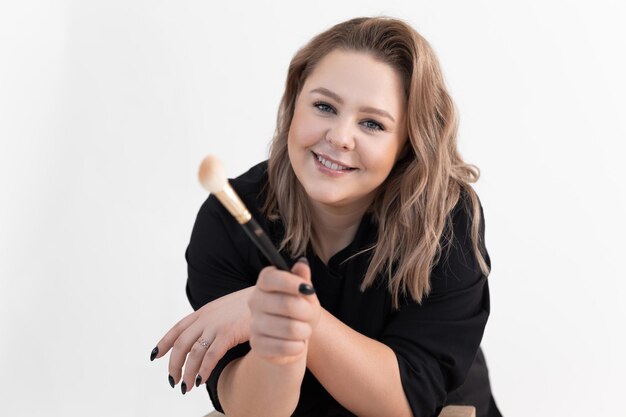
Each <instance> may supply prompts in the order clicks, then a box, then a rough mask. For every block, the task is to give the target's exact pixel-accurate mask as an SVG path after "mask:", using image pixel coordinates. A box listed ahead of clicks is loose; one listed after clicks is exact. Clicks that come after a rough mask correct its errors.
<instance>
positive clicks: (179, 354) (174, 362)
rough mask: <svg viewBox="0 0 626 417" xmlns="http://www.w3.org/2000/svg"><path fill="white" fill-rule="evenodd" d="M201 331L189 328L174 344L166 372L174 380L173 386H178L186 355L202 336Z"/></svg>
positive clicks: (198, 327) (192, 327) (196, 327)
mask: <svg viewBox="0 0 626 417" xmlns="http://www.w3.org/2000/svg"><path fill="white" fill-rule="evenodd" d="M202 330H203V329H202V328H201V327H200V326H190V327H188V328H187V330H185V331H184V332H182V333H181V335H180V336H179V337H178V339H176V341H175V342H174V346H173V347H172V352H171V353H170V361H169V365H168V371H169V373H170V376H171V377H172V378H173V379H174V384H178V382H179V381H180V379H181V375H182V368H183V364H184V363H185V359H186V358H187V354H188V353H189V351H190V350H191V348H192V346H193V344H194V343H195V342H196V341H197V340H198V339H199V338H200V335H202Z"/></svg>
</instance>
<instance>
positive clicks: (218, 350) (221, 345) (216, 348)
mask: <svg viewBox="0 0 626 417" xmlns="http://www.w3.org/2000/svg"><path fill="white" fill-rule="evenodd" d="M229 348H230V345H229V344H228V343H226V340H225V339H224V338H219V337H218V338H215V340H213V343H211V346H210V347H209V350H207V351H206V353H205V354H204V359H203V360H202V365H201V366H200V370H199V371H198V375H197V376H199V377H200V380H198V378H196V381H195V382H196V386H199V385H200V384H203V383H205V382H206V381H207V380H208V379H209V376H210V375H211V372H213V369H214V368H215V366H216V365H217V362H219V360H220V359H222V358H223V357H224V355H225V354H226V352H227V351H228V349H229ZM186 370H187V369H186V368H185V371H186Z"/></svg>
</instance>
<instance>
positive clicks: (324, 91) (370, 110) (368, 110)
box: [309, 87, 396, 123]
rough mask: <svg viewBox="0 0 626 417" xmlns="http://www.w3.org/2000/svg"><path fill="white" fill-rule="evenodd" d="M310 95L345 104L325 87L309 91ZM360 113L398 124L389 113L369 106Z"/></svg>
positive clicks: (361, 109)
mask: <svg viewBox="0 0 626 417" xmlns="http://www.w3.org/2000/svg"><path fill="white" fill-rule="evenodd" d="M310 93H320V94H323V95H325V96H328V97H330V98H332V99H333V100H335V101H337V102H338V103H339V104H343V99H342V98H341V97H339V95H337V94H336V93H333V92H332V91H330V90H329V89H328V88H324V87H318V88H314V89H313V90H311V91H309V94H310ZM359 111H362V112H366V113H374V114H377V115H379V116H382V117H386V118H388V119H390V120H391V121H392V122H394V123H395V122H396V120H395V119H394V118H393V117H392V116H391V115H390V114H389V113H387V112H386V111H385V110H382V109H377V108H376V107H369V106H366V107H361V108H360V109H359Z"/></svg>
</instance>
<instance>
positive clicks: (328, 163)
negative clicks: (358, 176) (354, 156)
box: [311, 151, 355, 171]
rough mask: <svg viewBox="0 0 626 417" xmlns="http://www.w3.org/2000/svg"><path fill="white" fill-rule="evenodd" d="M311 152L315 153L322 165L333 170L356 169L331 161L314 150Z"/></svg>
mask: <svg viewBox="0 0 626 417" xmlns="http://www.w3.org/2000/svg"><path fill="white" fill-rule="evenodd" d="M311 153H313V156H315V158H316V159H317V161H318V162H319V163H320V164H321V165H323V166H324V167H326V168H328V169H331V170H333V171H352V170H354V169H355V168H350V167H348V166H344V165H340V164H337V163H335V162H332V161H329V160H327V159H325V158H324V157H322V156H321V155H318V154H316V153H315V152H313V151H311Z"/></svg>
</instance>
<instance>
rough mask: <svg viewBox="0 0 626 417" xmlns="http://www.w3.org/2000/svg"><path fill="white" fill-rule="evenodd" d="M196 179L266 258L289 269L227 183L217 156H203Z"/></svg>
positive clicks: (284, 268)
mask: <svg viewBox="0 0 626 417" xmlns="http://www.w3.org/2000/svg"><path fill="white" fill-rule="evenodd" d="M198 179H199V180H200V184H202V186H203V187H204V189H205V190H207V191H208V192H209V193H211V194H215V197H217V199H218V200H219V201H220V202H221V203H222V205H223V206H224V207H226V209H227V210H228V211H229V212H230V214H232V215H233V217H234V218H235V219H236V220H237V222H239V224H240V225H241V226H243V230H245V231H246V233H247V234H248V236H250V239H252V241H253V242H254V244H255V245H256V246H257V248H259V250H260V251H261V253H263V255H265V257H266V258H267V260H268V261H270V262H271V263H272V265H274V266H275V267H276V268H278V269H282V270H283V271H289V267H288V266H287V262H285V259H284V258H283V257H282V256H281V255H280V254H279V253H278V250H276V248H275V247H274V244H273V243H272V241H271V240H270V238H269V237H267V234H265V232H264V231H263V229H262V228H261V226H259V224H258V223H257V222H256V220H254V218H253V217H252V215H251V214H250V211H249V210H248V209H247V208H246V206H245V204H244V203H243V201H241V199H240V198H239V196H238V195H237V193H236V192H235V190H233V188H232V187H231V186H230V184H229V183H228V180H227V179H226V176H225V175H224V169H223V167H222V163H221V162H220V160H219V159H218V158H217V157H215V156H213V155H208V156H207V157H206V158H204V160H203V161H202V163H201V164H200V170H199V171H198Z"/></svg>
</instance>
